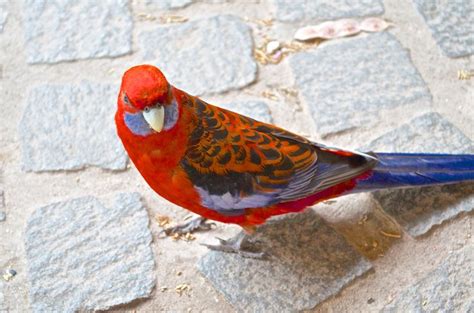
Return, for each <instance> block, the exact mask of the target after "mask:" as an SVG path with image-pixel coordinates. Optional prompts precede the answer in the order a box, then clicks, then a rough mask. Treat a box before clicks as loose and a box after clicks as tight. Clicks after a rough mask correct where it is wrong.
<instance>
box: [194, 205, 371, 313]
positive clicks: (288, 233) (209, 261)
mask: <svg viewBox="0 0 474 313" xmlns="http://www.w3.org/2000/svg"><path fill="white" fill-rule="evenodd" d="M255 239H256V240H259V241H261V243H260V245H261V246H262V247H264V249H265V251H266V252H268V253H270V254H271V257H270V259H269V260H266V261H265V260H254V259H246V258H242V257H240V256H238V255H235V254H228V253H220V252H215V251H211V252H209V253H208V254H206V255H205V256H204V257H203V258H202V259H201V260H200V261H199V263H198V268H199V270H200V271H201V272H202V273H203V274H204V276H206V277H207V278H208V279H209V280H210V281H211V283H212V284H213V285H214V287H215V288H216V289H217V290H219V291H220V292H222V293H223V294H224V296H225V297H226V299H227V300H228V301H229V302H230V303H231V304H232V305H233V306H234V307H235V308H236V309H237V311H239V312H297V311H301V310H304V309H310V308H313V307H314V306H316V305H317V304H318V303H321V302H322V301H324V300H325V299H327V298H328V297H330V296H332V295H335V294H337V293H338V292H339V291H340V290H341V289H342V288H343V287H344V286H345V285H347V284H348V283H350V282H351V281H353V280H354V279H356V278H357V277H358V276H360V275H362V274H364V273H365V272H367V271H368V270H369V269H370V268H371V265H370V263H369V262H368V261H366V260H365V259H363V258H362V257H361V256H360V255H359V254H357V253H356V252H355V251H354V250H353V249H352V248H351V247H350V246H349V244H348V243H347V242H346V241H344V239H343V238H342V236H340V235H339V234H337V233H336V232H335V231H334V230H333V229H332V228H330V227H329V226H327V225H326V224H325V223H324V222H322V220H321V219H320V218H319V217H317V216H316V215H315V213H314V212H313V211H311V210H310V211H308V212H305V213H300V214H294V215H289V216H285V217H283V218H278V219H274V220H272V221H269V222H268V223H267V224H265V225H263V226H261V227H260V228H259V229H258V231H257V233H256V235H255Z"/></svg>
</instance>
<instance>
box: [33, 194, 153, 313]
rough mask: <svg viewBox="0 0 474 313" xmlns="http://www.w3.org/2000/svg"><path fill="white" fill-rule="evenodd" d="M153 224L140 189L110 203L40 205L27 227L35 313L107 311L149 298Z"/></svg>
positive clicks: (80, 200) (88, 200)
mask: <svg viewBox="0 0 474 313" xmlns="http://www.w3.org/2000/svg"><path fill="white" fill-rule="evenodd" d="M148 223H149V220H148V215H147V212H146V210H145V208H144V207H143V205H142V204H141V202H140V196H139V195H138V194H136V193H135V194H118V195H117V196H116V197H115V198H114V203H113V204H111V205H110V206H107V207H106V206H104V205H103V204H102V203H101V202H99V201H98V200H97V199H96V198H93V197H83V198H76V199H73V200H69V201H65V202H58V203H53V204H50V205H47V206H45V207H42V208H39V209H37V210H36V211H35V212H34V213H33V214H32V215H31V217H30V219H29V220H28V223H27V226H26V231H25V250H26V256H27V261H28V279H29V281H30V305H31V309H32V310H33V312H76V311H90V310H104V309H107V308H109V307H111V306H114V305H118V304H122V303H127V302H130V301H133V300H135V299H137V298H142V297H147V296H149V295H150V293H151V290H152V288H153V286H154V284H155V279H154V273H153V272H154V260H153V253H152V250H151V247H150V244H151V240H152V237H151V233H150V230H149V229H148Z"/></svg>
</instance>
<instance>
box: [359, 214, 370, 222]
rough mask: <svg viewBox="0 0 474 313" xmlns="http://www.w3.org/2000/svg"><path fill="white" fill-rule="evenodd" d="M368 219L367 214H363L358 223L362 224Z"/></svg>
mask: <svg viewBox="0 0 474 313" xmlns="http://www.w3.org/2000/svg"><path fill="white" fill-rule="evenodd" d="M368 219H369V217H368V216H367V214H364V216H362V218H361V219H360V220H359V222H357V224H359V225H362V224H364V223H365V222H367V220H368Z"/></svg>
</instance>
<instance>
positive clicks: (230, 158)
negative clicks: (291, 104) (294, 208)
mask: <svg viewBox="0 0 474 313" xmlns="http://www.w3.org/2000/svg"><path fill="white" fill-rule="evenodd" d="M188 105H189V109H192V110H195V113H196V118H197V120H196V125H195V128H194V129H193V132H192V134H191V136H190V138H189V142H188V147H187V151H186V153H185V157H184V158H183V159H182V161H181V166H182V167H183V169H184V170H185V172H186V173H187V175H188V177H189V178H190V180H191V181H192V182H193V184H194V186H195V188H196V190H197V191H198V192H199V194H200V196H201V200H202V205H204V206H206V207H208V208H210V209H213V210H216V211H218V212H220V213H223V214H227V215H240V214H242V213H243V211H244V210H245V209H247V208H258V207H265V206H269V205H272V204H276V203H282V202H288V201H293V200H297V199H302V198H304V197H307V196H309V195H311V194H313V193H315V192H318V191H319V190H322V189H324V188H327V187H329V186H332V185H334V184H336V183H338V182H340V181H342V180H346V179H348V178H352V177H354V176H356V175H359V174H361V173H362V172H363V171H365V170H367V166H366V165H365V163H367V162H365V161H366V160H365V157H362V156H359V155H355V156H356V157H357V159H358V160H359V161H357V162H354V160H352V159H353V158H351V157H348V156H342V155H338V154H336V153H333V152H331V151H330V149H327V148H325V147H323V146H321V145H317V144H314V143H312V142H310V141H308V140H307V139H305V138H303V137H300V136H298V135H295V134H293V133H290V132H288V131H285V130H283V129H281V128H278V127H275V126H272V125H269V124H265V123H261V122H258V121H256V120H253V119H251V118H248V117H245V116H242V115H240V114H237V113H234V112H231V111H228V110H224V109H221V108H218V107H215V106H212V105H209V104H207V103H205V102H203V101H202V100H200V99H198V98H193V99H192V101H190V102H189V103H188ZM351 160H352V161H351ZM355 163H357V164H355ZM364 165H365V166H364Z"/></svg>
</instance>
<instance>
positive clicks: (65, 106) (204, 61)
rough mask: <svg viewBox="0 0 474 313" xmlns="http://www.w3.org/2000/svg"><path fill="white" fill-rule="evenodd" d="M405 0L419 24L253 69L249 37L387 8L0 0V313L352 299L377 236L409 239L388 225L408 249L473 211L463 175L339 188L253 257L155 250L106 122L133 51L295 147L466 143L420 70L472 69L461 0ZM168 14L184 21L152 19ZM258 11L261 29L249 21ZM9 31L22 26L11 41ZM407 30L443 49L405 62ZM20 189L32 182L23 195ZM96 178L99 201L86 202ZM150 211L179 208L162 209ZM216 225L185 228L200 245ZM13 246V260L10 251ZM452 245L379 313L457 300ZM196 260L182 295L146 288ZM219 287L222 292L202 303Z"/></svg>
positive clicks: (284, 221) (366, 273) (467, 283)
mask: <svg viewBox="0 0 474 313" xmlns="http://www.w3.org/2000/svg"><path fill="white" fill-rule="evenodd" d="M389 2H390V1H385V3H389ZM405 2H406V3H405ZM405 2H404V4H402V5H404V6H405V8H409V9H410V10H412V12H419V14H420V16H419V17H420V19H419V21H414V22H413V24H410V26H409V27H405V26H404V25H397V26H398V27H400V28H401V29H403V30H404V31H405V33H403V34H400V32H398V30H397V28H396V27H397V26H396V27H395V29H394V30H390V31H388V32H383V33H378V34H367V35H359V36H355V37H354V38H346V39H340V40H334V41H332V42H327V43H326V42H324V43H322V44H320V45H319V46H318V45H316V44H313V45H311V44H309V45H308V46H307V47H305V48H304V49H302V51H292V52H291V53H290V54H291V55H290V56H289V57H288V58H287V59H284V60H283V61H282V62H281V63H279V64H276V65H262V64H260V63H258V62H259V61H258V58H257V57H256V56H255V54H254V53H255V51H254V48H255V47H257V46H258V45H259V44H260V42H261V41H262V39H265V32H266V33H268V34H272V36H274V37H277V38H276V39H279V38H278V36H281V40H285V38H284V37H285V36H287V35H288V34H290V33H294V31H295V30H296V28H297V26H299V25H306V24H316V23H318V22H321V21H325V20H332V19H338V18H360V17H365V16H382V15H383V14H387V16H388V17H390V16H391V15H390V14H392V13H391V11H390V10H389V9H390V8H391V7H392V6H393V3H391V5H392V6H390V5H386V7H384V2H383V1H380V0H356V1H346V0H337V1H326V0H316V1H304V0H298V1H284V0H269V1H268V2H267V1H248V2H246V3H245V4H242V3H233V2H232V1H197V0H196V1H194V0H143V1H127V0H113V1H112V0H111V1H100V2H96V1H88V0H83V1H59V0H58V1H46V2H44V1H36V0H23V1H18V2H17V1H13V0H12V1H9V2H8V1H5V0H0V43H1V49H2V50H1V51H2V53H3V52H5V54H8V57H7V58H4V57H3V56H0V58H1V60H2V64H1V66H2V67H1V68H0V70H1V71H0V79H2V84H3V82H7V84H8V87H3V86H1V85H2V84H0V90H2V92H3V94H4V97H3V100H2V105H3V106H4V107H3V106H2V110H4V111H5V113H4V114H3V116H2V117H1V118H2V124H5V125H13V124H14V125H15V127H10V128H8V129H6V130H5V137H4V135H3V134H2V143H3V142H6V143H7V144H6V145H5V147H6V148H5V152H4V151H0V174H1V175H0V235H1V236H2V238H6V239H7V240H5V241H4V242H0V270H3V269H5V268H7V267H10V266H14V267H15V268H16V269H18V271H19V275H18V277H17V278H14V279H13V280H11V281H6V280H2V279H1V278H0V312H3V311H8V310H11V311H28V310H30V311H33V312H47V311H61V312H62V311H64V312H74V311H78V310H79V311H90V310H107V309H110V308H112V309H116V310H118V311H127V310H129V309H130V310H132V311H133V310H135V309H137V310H139V311H140V310H143V311H151V310H157V309H159V308H163V307H166V308H168V310H170V311H179V312H181V311H187V310H188V308H189V309H191V310H192V311H194V310H195V308H196V311H230V310H235V311H241V312H268V311H279V312H293V311H295V312H296V311H302V310H310V309H313V308H315V307H316V310H318V307H319V305H321V304H323V303H337V302H338V301H339V302H340V301H342V302H343V301H345V300H344V299H347V298H348V297H349V296H350V295H348V294H347V293H351V292H355V291H354V290H353V289H351V287H350V286H351V285H357V284H360V283H363V282H364V281H368V280H371V279H372V278H371V276H373V273H374V272H377V271H379V270H380V271H382V269H383V270H384V271H390V272H392V271H397V270H399V269H400V268H395V269H392V268H387V267H383V266H384V265H383V264H382V265H381V264H380V262H379V260H380V259H383V256H384V254H385V253H391V251H394V250H396V249H397V246H395V247H393V246H392V244H393V243H395V242H400V245H402V244H407V245H409V244H410V242H408V243H406V242H405V241H404V240H405V239H404V238H403V236H402V235H403V232H406V233H408V235H409V236H413V237H417V238H416V240H417V242H420V241H423V240H429V237H430V234H431V231H432V229H433V228H434V226H435V225H441V227H439V229H440V231H443V226H444V227H448V228H449V223H450V222H452V220H453V219H455V218H456V217H458V216H460V215H462V214H461V213H469V212H472V210H473V209H474V196H473V195H474V187H473V185H472V184H464V185H461V186H448V187H436V188H423V189H415V190H403V191H387V192H377V193H374V194H373V195H365V196H363V197H360V198H349V197H348V198H345V200H340V201H339V200H337V202H327V203H324V204H322V205H320V206H318V207H316V208H315V209H314V211H313V210H309V211H308V212H306V213H303V214H298V215H289V216H286V217H280V218H276V219H274V220H272V221H271V222H270V223H268V224H266V225H265V226H262V227H261V228H259V229H258V231H257V234H256V237H255V239H258V240H259V241H260V243H261V244H262V245H263V246H264V247H266V249H268V251H269V252H270V255H271V257H270V260H268V261H259V260H249V259H242V258H240V257H238V256H237V255H230V254H221V253H217V252H207V251H206V250H205V249H204V248H202V247H201V248H202V249H200V250H193V249H197V248H194V247H195V245H197V242H190V243H189V245H193V246H192V248H190V247H189V246H186V248H182V247H183V246H182V245H181V246H179V242H173V241H170V240H171V239H169V238H168V239H161V238H158V236H156V237H157V238H156V239H155V241H154V242H153V240H152V238H153V236H152V234H153V235H157V232H158V231H157V230H156V228H157V226H156V222H155V220H154V219H150V218H149V215H150V216H152V215H154V214H156V212H158V211H159V212H162V211H160V210H161V208H158V209H156V208H155V206H156V203H157V202H156V200H155V199H156V198H157V196H156V195H154V194H153V193H152V192H150V191H149V189H148V187H147V186H146V185H145V184H144V182H143V181H142V180H141V178H140V177H139V176H138V174H137V173H136V171H135V170H134V169H129V168H130V167H129V166H128V158H127V156H126V154H125V152H124V150H123V148H122V146H121V143H120V142H119V140H118V138H117V136H116V134H115V126H114V124H113V114H114V111H115V102H116V97H117V95H116V93H117V90H118V84H119V79H120V75H121V72H123V70H125V69H126V68H127V67H128V66H131V65H134V64H139V63H145V62H146V63H151V64H155V65H157V66H159V67H161V69H162V70H163V72H164V73H165V74H166V76H167V77H168V79H169V80H170V82H171V83H172V84H173V85H175V86H177V87H178V88H181V89H183V90H185V91H187V92H189V93H191V94H196V95H203V96H204V99H207V98H208V97H210V98H212V99H213V100H214V99H216V101H210V102H211V103H213V104H214V103H215V104H216V105H219V104H222V107H225V108H227V109H230V110H234V111H236V112H239V113H242V114H245V115H248V116H251V117H253V118H255V119H258V120H262V121H265V122H270V123H275V124H278V125H280V126H282V127H286V128H290V129H291V130H293V131H295V132H299V133H305V134H307V135H308V136H310V137H311V138H312V139H321V138H323V139H327V138H329V137H330V139H334V140H335V141H339V140H340V141H342V142H346V143H347V142H349V143H351V144H352V147H360V148H363V149H371V150H386V151H395V152H396V151H403V152H450V153H474V145H473V141H472V140H473V136H474V131H472V123H474V116H473V114H474V111H473V110H472V107H469V109H468V111H467V112H465V111H462V110H461V111H460V112H459V111H457V110H458V109H457V107H456V106H455V105H453V106H452V108H453V109H452V110H445V109H444V108H443V106H444V105H445V103H444V102H442V101H441V100H440V99H439V97H438V96H435V97H433V95H432V94H436V93H434V92H433V90H434V88H436V86H435V85H433V83H432V80H431V76H430V75H431V72H430V71H429V70H427V68H429V69H431V68H432V67H436V66H443V65H444V63H449V64H451V65H450V66H451V67H453V66H454V65H452V64H455V65H456V66H458V65H466V64H468V65H471V64H472V54H474V42H473V36H472V33H473V31H472V27H473V26H472V25H474V6H470V5H469V0H465V1H452V2H450V1H428V0H426V1H423V0H413V1H405ZM397 5H398V2H397ZM144 8H145V9H144ZM140 10H146V12H145V13H146V14H144V15H143V14H141V15H140V14H139V12H140ZM407 10H408V9H407ZM261 12H264V14H262V13H261ZM417 14H418V13H417ZM170 15H171V16H180V15H183V16H186V19H182V20H180V21H179V23H169V22H162V21H163V20H165V21H166V20H167V19H166V17H167V18H169V17H170ZM143 16H145V20H143V19H141V18H143ZM158 16H160V17H163V19H159V18H158ZM394 16H395V17H396V18H399V19H400V20H403V18H401V17H400V16H398V15H396V14H395V15H394ZM268 17H271V18H273V20H274V21H273V22H271V23H269V22H268V21H265V20H264V19H267V18H268ZM159 21H161V22H159ZM256 21H257V22H256ZM262 25H263V26H262ZM18 29H21V33H22V37H18V36H17V37H15V39H12V38H13V35H10V33H12V34H14V35H18V34H19V31H18ZM413 29H421V31H422V32H425V33H424V34H425V37H426V38H425V39H424V41H423V43H422V44H425V45H426V44H427V43H428V44H433V45H434V46H435V47H439V49H440V51H434V52H433V51H425V52H424V53H426V59H427V60H428V61H427V62H429V63H430V64H429V66H425V65H424V63H420V62H419V60H420V59H425V55H423V56H421V57H420V56H419V55H417V56H416V57H413V55H412V52H413V51H412V50H411V49H413V47H414V45H413V44H412V43H411V41H406V39H404V38H406V37H405V36H406V32H407V30H413ZM426 33H427V34H432V37H430V36H426ZM412 35H413V36H417V33H416V32H414V33H413V34H412ZM407 45H411V49H409V48H408V47H407ZM15 49H16V50H15ZM441 51H442V52H443V53H444V55H441V54H440V55H438V52H441ZM10 59H12V60H14V61H11V62H12V64H14V65H12V66H10ZM431 62H433V63H434V64H431ZM450 62H451V63H450ZM452 62H458V63H452ZM112 67H113V69H112V71H110V69H111V68H112ZM119 69H120V70H119ZM459 69H461V68H459ZM468 69H469V68H468ZM71 73H72V74H71ZM110 73H113V75H111V74H110ZM107 75H108V76H107ZM453 75H455V73H454V74H453ZM30 76H31V77H30ZM2 77H3V78H2ZM17 77H18V78H17ZM112 77H113V78H112ZM460 83H461V82H460ZM275 85H278V86H286V87H291V88H292V90H294V95H295V96H294V97H295V99H296V100H295V101H290V102H289V103H284V105H281V103H279V102H278V101H275V99H274V97H273V96H272V97H270V96H268V94H269V93H268V91H269V90H270V91H271V90H272V88H274V86H275ZM463 86H464V85H463ZM466 86H468V87H466V88H464V87H462V88H459V89H458V90H457V91H458V93H461V94H463V95H469V94H470V95H472V92H471V93H469V91H467V89H468V88H470V87H472V84H470V82H466ZM457 96H458V95H456V93H454V92H453V94H449V95H447V97H448V98H449V99H460V98H457ZM465 99H468V96H466V98H465ZM471 99H472V97H471ZM443 100H444V99H443ZM277 104H278V105H277ZM18 111H20V113H18V114H16V112H18ZM438 111H441V112H443V113H439V112H438ZM447 111H453V112H447ZM455 112H457V113H455ZM451 113H452V114H453V115H450V114H451ZM456 114H458V115H456ZM445 115H446V116H445ZM295 120H296V121H298V123H293V122H292V121H295ZM466 125H468V126H466ZM0 130H1V131H4V128H3V126H0ZM466 130H467V131H468V133H465V132H466ZM469 131H470V132H469ZM3 138H8V139H10V138H11V141H8V140H4V139H3ZM328 141H329V140H328ZM2 149H3V148H2ZM4 177H5V179H3V178H4ZM32 182H33V183H32ZM104 185H105V187H104ZM24 186H28V187H31V186H33V187H32V188H33V189H32V190H27V191H26V192H25V191H24V190H23V187H24ZM75 186H76V187H75ZM25 188H26V187H25ZM50 189H51V190H52V191H51V190H50ZM104 189H105V190H108V191H107V192H108V193H110V194H106V195H103V194H102V193H103V191H104ZM58 190H59V191H58ZM137 190H139V191H140V194H138V193H134V191H137ZM30 194H31V195H33V196H30ZM29 197H32V198H33V199H30V198H29ZM364 197H365V198H364ZM4 198H5V199H6V200H7V201H5V199H4ZM23 198H25V199H30V200H23ZM4 204H6V205H4ZM159 206H160V207H163V208H165V209H166V210H168V211H166V210H165V211H164V212H166V213H167V214H170V215H173V217H175V218H176V219H178V218H182V217H183V214H182V213H174V212H181V211H180V210H179V209H177V208H175V207H173V206H171V205H170V204H167V203H165V204H163V203H162V202H159ZM348 210H350V211H351V213H350V214H348V213H345V211H348ZM471 216H472V215H468V218H471ZM344 218H345V219H344ZM341 221H342V222H341ZM469 225H470V224H469ZM218 227H220V226H218ZM217 231H219V230H217ZM223 232H224V234H225V235H229V234H231V232H228V231H227V229H224V231H223ZM213 235H214V234H213V233H212V232H211V233H210V234H203V235H202V236H203V237H202V238H204V239H205V240H204V242H207V241H210V240H212V237H213ZM421 235H424V236H421ZM420 236H421V238H418V237H420ZM401 237H402V238H401ZM426 238H428V239H426ZM469 238H470V237H469ZM8 240H10V241H11V243H8ZM14 240H16V241H15V242H14ZM168 240H169V241H168ZM9 244H10V245H9ZM469 244H471V246H469ZM15 245H18V246H24V251H23V250H21V249H20V250H15V249H13V248H11V247H12V246H15ZM458 248H459V249H458V250H457V251H455V252H453V253H452V255H451V256H450V257H449V258H447V259H445V260H443V261H442V262H441V263H440V264H438V265H436V267H434V265H433V264H431V266H433V267H434V268H433V270H432V271H429V272H427V271H425V273H426V276H423V277H422V278H420V279H418V280H416V281H415V278H412V277H408V278H406V280H401V282H400V284H401V285H400V290H404V291H400V292H399V293H398V295H397V296H396V297H395V298H394V299H392V300H393V301H392V302H391V303H380V304H378V309H379V310H381V311H389V312H392V311H393V312H399V311H414V312H419V311H425V310H426V311H429V310H434V311H437V310H440V311H457V310H459V311H469V310H472V309H474V308H473V307H472V303H473V300H472V299H473V298H472V292H471V289H472V286H473V283H474V282H473V281H472V278H471V277H470V276H472V275H469V273H470V272H471V271H472V256H473V253H474V252H473V249H472V242H470V241H469V242H468V243H467V244H466V245H465V246H464V247H458ZM166 249H169V250H168V251H167V250H166ZM170 250H172V251H173V253H175V254H173V255H175V257H170V256H169V253H170ZM188 250H189V251H191V252H187V251H188ZM194 251H198V253H194ZM2 255H5V256H2ZM167 255H168V256H167ZM176 255H180V257H176ZM181 255H183V256H182V257H181ZM368 259H370V261H369V260H368ZM198 260H199V261H198ZM196 261H198V262H196ZM196 263H197V271H199V272H200V274H202V276H203V277H205V280H202V283H201V285H198V281H201V277H199V276H198V275H197V274H196V275H195V277H194V278H193V280H192V282H190V284H191V286H188V287H189V288H188V287H186V284H181V285H179V286H177V287H176V289H175V291H176V292H173V288H170V286H164V285H163V283H162V282H161V281H160V280H157V279H156V277H157V275H156V274H155V273H156V272H159V271H165V270H169V269H170V268H173V267H174V266H176V265H180V266H183V267H192V268H194V267H195V266H196ZM405 266H407V265H406V264H405ZM179 275H181V274H178V276H179ZM193 284H194V285H193ZM194 286H196V287H194ZM197 286H200V287H197ZM178 287H179V288H181V289H179V288H178ZM382 287H383V286H382ZM193 288H194V289H193ZM206 288H208V289H206ZM380 289H383V288H380ZM170 290H171V291H170ZM186 291H188V292H189V293H188V294H187V295H188V297H186V296H185V294H186ZM198 295H200V297H198ZM221 295H223V296H224V299H225V300H223V303H220V304H219V306H218V304H217V303H218V302H219V299H220V297H221ZM336 295H340V296H339V297H335V296H336ZM142 298H145V299H146V300H143V301H136V300H137V299H142ZM188 298H189V299H188ZM214 299H216V300H215V301H214ZM155 301H158V303H160V306H155V305H154V303H155ZM159 301H161V302H159ZM173 301H174V302H173ZM206 301H207V302H206ZM130 302H131V304H129V306H126V307H124V306H118V307H117V305H124V304H127V303H130ZM164 302H167V305H164V304H163V303H164ZM170 303H171V304H170ZM201 303H207V305H208V306H207V307H201V306H200V305H201ZM369 304H370V303H369ZM185 305H189V306H191V307H185ZM352 305H353V304H352V303H350V307H352ZM364 305H365V306H364ZM367 305H368V304H367V303H365V300H364V299H363V300H360V302H358V307H357V309H359V308H360V310H362V311H368V310H369V307H367Z"/></svg>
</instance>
